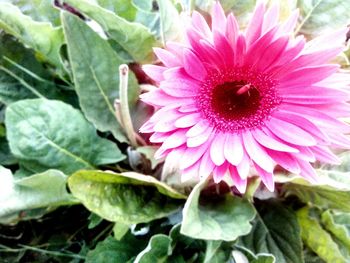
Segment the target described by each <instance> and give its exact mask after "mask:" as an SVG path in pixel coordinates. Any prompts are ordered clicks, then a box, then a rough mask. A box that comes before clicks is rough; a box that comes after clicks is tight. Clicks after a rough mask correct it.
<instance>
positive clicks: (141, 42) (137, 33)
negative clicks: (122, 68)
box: [65, 0, 157, 62]
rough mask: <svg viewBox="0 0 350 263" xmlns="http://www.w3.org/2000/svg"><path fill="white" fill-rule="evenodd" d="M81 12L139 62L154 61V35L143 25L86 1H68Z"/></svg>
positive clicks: (67, 0)
mask: <svg viewBox="0 0 350 263" xmlns="http://www.w3.org/2000/svg"><path fill="white" fill-rule="evenodd" d="M65 2H67V3H68V4H71V5H72V6H74V7H75V8H77V9H78V10H79V11H81V12H82V13H84V14H85V15H87V16H88V17H90V18H91V19H93V20H95V21H96V22H97V23H99V24H100V25H101V26H102V28H103V29H104V30H105V31H106V32H107V33H108V34H109V35H110V37H111V38H112V39H113V40H115V41H116V42H117V43H118V44H119V45H120V46H121V47H123V49H124V50H126V51H127V52H128V53H129V54H130V55H131V57H133V59H134V60H135V61H137V62H147V61H152V47H154V46H156V45H157V43H156V39H155V37H154V36H153V34H152V33H151V32H150V31H149V30H148V28H146V27H145V26H143V25H142V24H139V23H135V22H129V21H127V20H125V19H124V18H122V17H119V16H117V15H115V14H113V13H112V12H110V11H108V10H106V9H104V8H101V7H100V6H98V5H95V4H93V3H90V2H87V1H84V0H66V1H65Z"/></svg>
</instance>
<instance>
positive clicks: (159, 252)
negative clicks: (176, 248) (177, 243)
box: [134, 234, 172, 263]
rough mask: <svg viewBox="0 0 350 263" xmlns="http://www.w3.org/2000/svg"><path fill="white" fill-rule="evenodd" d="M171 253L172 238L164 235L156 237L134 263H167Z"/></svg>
mask: <svg viewBox="0 0 350 263" xmlns="http://www.w3.org/2000/svg"><path fill="white" fill-rule="evenodd" d="M171 253H172V248H171V238H170V237H168V236H166V235H163V234H158V235H154V236H153V237H152V238H151V239H150V241H149V243H148V245H147V247H146V248H145V249H144V250H143V251H142V252H141V253H140V254H138V255H137V257H136V259H135V261H134V263H154V262H157V263H166V262H169V261H168V257H169V256H170V255H171Z"/></svg>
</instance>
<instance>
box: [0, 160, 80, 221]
mask: <svg viewBox="0 0 350 263" xmlns="http://www.w3.org/2000/svg"><path fill="white" fill-rule="evenodd" d="M0 180H1V184H0V223H3V224H6V223H11V222H14V221H17V220H21V218H22V217H26V214H27V213H28V212H29V211H30V210H35V209H44V211H45V210H47V211H46V212H48V211H50V210H51V209H52V208H53V207H58V206H61V205H71V204H77V203H78V201H77V200H76V199H75V198H73V196H72V195H70V194H69V193H68V192H67V190H66V181H67V176H66V175H64V174H63V173H62V172H60V171H57V170H48V171H46V172H44V173H41V174H35V175H32V176H30V177H26V178H23V179H19V180H15V179H14V177H13V175H12V173H11V171H10V170H8V169H5V168H3V167H2V166H0Z"/></svg>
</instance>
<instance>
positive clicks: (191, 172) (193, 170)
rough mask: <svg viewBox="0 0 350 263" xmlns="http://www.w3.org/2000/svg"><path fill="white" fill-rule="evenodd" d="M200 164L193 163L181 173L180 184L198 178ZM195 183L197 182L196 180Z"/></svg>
mask: <svg viewBox="0 0 350 263" xmlns="http://www.w3.org/2000/svg"><path fill="white" fill-rule="evenodd" d="M199 165H200V162H197V163H195V164H194V165H192V166H191V167H188V168H186V169H184V170H182V172H181V182H187V181H191V180H196V179H197V178H198V171H199ZM196 181H197V180H196Z"/></svg>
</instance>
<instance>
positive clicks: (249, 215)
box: [181, 181, 255, 241]
mask: <svg viewBox="0 0 350 263" xmlns="http://www.w3.org/2000/svg"><path fill="white" fill-rule="evenodd" d="M205 186H206V182H205V181H203V182H201V183H199V184H197V185H196V186H195V188H194V189H193V190H192V192H191V194H190V196H189V197H188V199H187V202H186V204H185V208H184V210H183V223H182V226H181V233H182V234H184V235H187V236H190V237H192V238H200V239H205V240H224V241H233V240H235V239H236V238H237V237H239V236H242V235H246V234H248V233H249V232H250V231H251V229H252V225H251V224H250V221H251V220H252V219H253V218H254V217H255V211H254V208H253V206H252V205H251V204H250V203H249V202H248V201H247V200H244V199H242V198H239V197H236V196H233V195H230V194H228V195H225V196H223V197H222V198H221V200H216V199H215V200H205V201H204V200H203V202H201V201H200V192H201V190H202V189H203V188H204V187H205Z"/></svg>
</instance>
